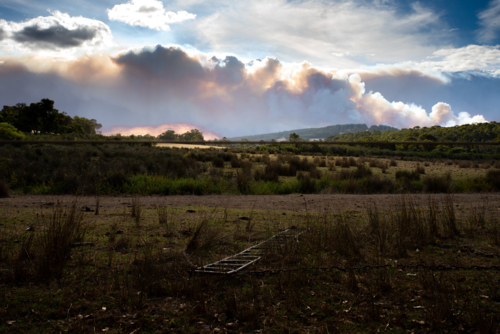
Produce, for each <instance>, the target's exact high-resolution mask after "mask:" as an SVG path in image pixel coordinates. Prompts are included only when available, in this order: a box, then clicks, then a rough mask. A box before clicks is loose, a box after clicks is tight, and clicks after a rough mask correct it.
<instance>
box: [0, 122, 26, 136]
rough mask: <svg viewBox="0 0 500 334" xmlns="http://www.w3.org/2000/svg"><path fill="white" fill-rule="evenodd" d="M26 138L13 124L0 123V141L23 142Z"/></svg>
mask: <svg viewBox="0 0 500 334" xmlns="http://www.w3.org/2000/svg"><path fill="white" fill-rule="evenodd" d="M24 138H26V137H25V136H24V134H23V133H22V132H20V131H18V130H17V129H16V128H15V127H14V126H13V125H12V124H9V123H0V139H7V140H21V139H24Z"/></svg>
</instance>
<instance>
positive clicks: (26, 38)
mask: <svg viewBox="0 0 500 334" xmlns="http://www.w3.org/2000/svg"><path fill="white" fill-rule="evenodd" d="M51 14H52V15H51V16H39V17H36V18H34V19H31V20H27V21H24V22H12V21H11V22H7V21H5V20H0V29H2V30H3V35H4V41H6V42H7V46H6V47H14V48H15V49H17V50H20V51H28V52H29V51H37V52H39V51H40V50H45V51H48V52H55V53H71V52H72V51H75V50H77V49H78V50H87V51H90V50H93V49H96V48H97V49H99V48H103V47H107V46H111V45H112V44H113V36H112V34H111V30H110V29H109V27H108V26H107V25H106V24H104V23H103V22H101V21H98V20H93V19H88V18H84V17H81V16H69V15H68V14H65V13H61V12H59V11H53V12H51Z"/></svg>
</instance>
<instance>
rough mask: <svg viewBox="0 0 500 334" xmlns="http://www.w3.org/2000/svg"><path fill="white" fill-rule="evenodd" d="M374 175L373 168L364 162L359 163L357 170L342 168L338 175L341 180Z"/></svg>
mask: <svg viewBox="0 0 500 334" xmlns="http://www.w3.org/2000/svg"><path fill="white" fill-rule="evenodd" d="M370 175H372V170H371V169H370V168H369V167H366V166H365V165H364V164H359V165H358V167H357V168H356V169H355V170H341V171H340V173H339V174H338V175H337V178H339V179H340V180H349V179H355V180H356V179H362V178H365V177H368V176H370Z"/></svg>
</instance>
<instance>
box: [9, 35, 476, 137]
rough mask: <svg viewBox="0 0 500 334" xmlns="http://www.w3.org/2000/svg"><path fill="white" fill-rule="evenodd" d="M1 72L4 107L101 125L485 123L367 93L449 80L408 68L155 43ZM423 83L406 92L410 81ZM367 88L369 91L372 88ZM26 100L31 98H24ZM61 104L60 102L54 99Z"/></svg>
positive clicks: (242, 128) (224, 131)
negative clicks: (246, 56) (338, 66)
mask: <svg viewBox="0 0 500 334" xmlns="http://www.w3.org/2000/svg"><path fill="white" fill-rule="evenodd" d="M16 66H17V65H16V64H15V63H12V62H5V63H4V64H3V65H0V91H1V92H2V93H3V94H2V95H0V102H1V103H3V104H15V103H18V102H36V101H39V100H40V99H41V98H45V97H47V98H51V99H53V100H55V101H56V103H60V104H61V105H60V106H59V104H58V105H57V106H56V107H58V108H60V109H61V110H65V111H67V112H68V113H69V114H70V115H74V114H77V115H79V116H84V117H90V118H95V119H98V120H99V121H100V122H101V123H102V124H103V125H104V126H105V127H111V126H122V127H134V128H137V127H144V129H148V128H151V126H159V125H162V124H175V123H190V124H193V125H197V126H202V127H203V128H205V129H206V130H208V131H213V132H215V133H217V134H219V135H221V136H234V135H250V134H257V133H265V132H275V131H280V130H286V129H293V128H304V127H319V126H326V125H330V124H345V123H367V124H368V125H371V124H381V123H387V124H390V125H393V126H397V127H413V126H415V125H420V126H431V125H434V124H440V125H448V126H449V125H456V124H463V123H470V122H481V121H485V118H484V117H483V116H481V115H475V116H471V115H469V114H467V113H456V112H454V110H453V109H452V104H449V103H445V102H449V101H446V100H445V101H443V100H441V99H440V98H439V97H437V98H436V100H435V101H434V102H433V103H432V106H431V107H430V108H427V109H424V108H422V107H421V106H420V105H417V104H413V103H411V102H414V101H412V100H403V101H407V102H398V101H399V100H396V99H391V100H392V102H391V100H389V99H387V98H386V97H384V95H382V94H381V93H380V92H379V91H367V89H366V88H365V80H368V82H369V83H370V84H371V85H372V84H375V83H377V78H380V80H379V81H378V85H381V87H382V88H383V87H389V86H390V85H392V83H391V81H390V80H388V79H387V78H392V79H393V80H394V81H395V82H398V79H399V80H400V82H402V83H405V85H406V86H405V89H406V90H412V89H413V88H415V87H418V85H421V86H422V85H426V84H428V83H433V85H434V86H435V87H440V86H446V85H447V84H448V83H447V81H446V80H441V79H440V78H438V77H435V76H432V75H428V74H426V73H424V72H419V73H417V72H418V70H417V71H415V70H412V71H410V70H407V69H403V68H401V69H399V70H397V69H395V68H394V69H385V70H378V69H372V70H369V69H364V70H363V71H362V72H360V73H359V74H358V73H354V72H352V71H351V72H346V71H337V70H322V69H319V68H316V67H314V66H312V65H310V64H308V63H305V62H304V63H302V64H300V65H294V66H291V65H286V66H285V65H284V64H282V63H281V62H280V61H279V60H278V59H276V58H265V59H263V60H261V61H258V60H257V61H254V62H253V63H251V64H250V63H247V64H245V63H244V62H243V61H242V60H241V59H238V58H237V57H234V56H225V57H216V56H213V55H207V54H203V53H200V52H199V53H188V52H187V51H185V50H183V49H182V48H179V47H175V46H171V47H163V46H160V45H159V46H157V47H155V48H144V49H142V50H137V51H135V52H127V53H124V54H120V55H117V56H115V57H113V58H107V57H101V58H97V56H96V57H93V58H92V57H86V58H85V59H83V58H82V59H80V60H78V61H75V62H72V63H69V64H67V65H66V66H64V67H61V68H53V69H52V70H51V71H47V70H44V71H40V70H39V71H30V70H29V69H27V68H26V67H19V66H17V67H16ZM418 76H419V77H420V78H421V80H420V81H418V84H417V85H415V86H414V87H412V86H411V85H412V82H414V80H413V79H412V78H417V77H418ZM370 89H372V88H370ZM27 97H33V98H32V99H31V100H28V99H27ZM58 101H60V102H58Z"/></svg>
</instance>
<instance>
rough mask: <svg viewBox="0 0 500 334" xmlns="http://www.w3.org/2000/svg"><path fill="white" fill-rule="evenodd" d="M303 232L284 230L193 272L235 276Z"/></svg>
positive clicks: (294, 229) (290, 229)
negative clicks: (266, 253) (267, 252)
mask: <svg viewBox="0 0 500 334" xmlns="http://www.w3.org/2000/svg"><path fill="white" fill-rule="evenodd" d="M304 231H305V230H302V229H297V228H289V229H286V230H284V231H281V232H279V233H277V234H275V235H273V236H272V237H271V238H269V239H267V240H265V241H263V242H261V243H260V244H257V245H255V246H252V247H250V248H247V249H245V250H244V251H242V252H240V253H238V254H235V255H232V256H230V257H226V258H225V259H222V260H220V261H217V262H214V263H210V264H207V265H205V266H203V267H198V268H196V269H195V270H194V272H196V273H205V274H214V275H232V274H235V273H237V272H239V271H242V270H243V269H245V268H247V267H248V266H250V265H252V264H254V263H255V262H257V261H259V260H260V259H261V257H262V256H263V255H264V252H265V251H266V250H270V249H272V248H274V247H276V246H277V245H280V244H283V243H286V242H287V241H289V240H292V239H294V238H296V237H298V236H299V235H300V234H302V233H303V232H304Z"/></svg>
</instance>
